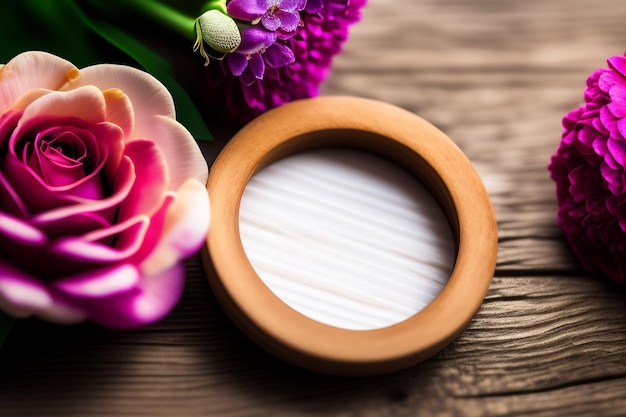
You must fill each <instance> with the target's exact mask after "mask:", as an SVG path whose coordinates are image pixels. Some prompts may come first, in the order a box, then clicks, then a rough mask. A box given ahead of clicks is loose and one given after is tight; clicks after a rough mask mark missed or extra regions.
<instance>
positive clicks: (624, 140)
mask: <svg viewBox="0 0 626 417" xmlns="http://www.w3.org/2000/svg"><path fill="white" fill-rule="evenodd" d="M563 127H564V132H563V136H562V140H561V143H560V145H559V148H558V150H557V152H556V154H555V155H554V156H553V157H552V160H551V163H550V166H549V170H550V172H551V176H552V179H553V180H554V181H555V182H556V185H557V200H558V205H559V211H558V223H559V225H560V227H561V228H562V229H563V231H564V233H565V236H566V238H567V240H568V241H569V244H570V246H571V247H572V249H573V251H574V253H575V254H576V256H577V258H578V260H579V261H580V263H581V264H582V266H583V267H584V268H585V269H587V270H589V271H591V272H594V273H601V274H604V275H607V276H609V277H611V278H612V279H613V280H615V281H616V282H618V283H621V284H626V169H625V168H626V57H624V56H614V57H611V58H609V59H608V68H602V69H598V70H596V71H595V72H594V73H593V74H592V75H591V76H590V77H589V78H588V80H587V88H586V90H585V103H584V105H582V106H581V107H579V108H577V109H575V110H573V111H571V112H570V113H568V114H567V115H566V116H565V117H564V119H563Z"/></svg>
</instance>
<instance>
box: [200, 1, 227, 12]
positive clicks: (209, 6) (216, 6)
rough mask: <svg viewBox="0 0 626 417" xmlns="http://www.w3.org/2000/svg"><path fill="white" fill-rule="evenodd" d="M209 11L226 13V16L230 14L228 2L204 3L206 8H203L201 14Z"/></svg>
mask: <svg viewBox="0 0 626 417" xmlns="http://www.w3.org/2000/svg"><path fill="white" fill-rule="evenodd" d="M208 10H219V11H220V12H222V13H224V14H228V12H227V11H226V0H209V1H207V2H206V3H204V6H202V9H201V13H200V14H202V13H204V12H206V11H208Z"/></svg>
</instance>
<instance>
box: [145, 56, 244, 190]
mask: <svg viewBox="0 0 626 417" xmlns="http://www.w3.org/2000/svg"><path fill="white" fill-rule="evenodd" d="M231 55H235V54H231ZM152 125H153V127H154V129H155V130H157V131H158V132H159V135H158V136H155V137H152V138H151V139H152V140H153V141H154V143H155V144H156V146H157V147H158V148H159V149H160V151H161V153H162V154H163V156H164V157H165V161H166V164H167V170H168V172H169V183H168V185H167V189H168V190H170V191H174V190H176V189H178V188H179V187H180V186H181V185H182V184H183V182H185V181H186V180H187V179H188V178H195V179H197V180H198V181H200V182H201V183H202V184H205V183H206V180H207V177H208V167H207V163H206V160H205V159H204V157H203V156H202V152H200V148H199V147H198V144H197V143H196V141H194V140H193V138H192V137H191V135H190V134H189V132H188V131H187V129H185V127H184V126H183V125H181V124H180V123H178V122H177V121H176V120H173V119H170V118H169V117H162V116H157V117H156V118H155V119H154V120H153V123H152Z"/></svg>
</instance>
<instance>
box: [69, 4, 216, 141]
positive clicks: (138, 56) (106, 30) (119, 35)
mask: <svg viewBox="0 0 626 417" xmlns="http://www.w3.org/2000/svg"><path fill="white" fill-rule="evenodd" d="M74 7H75V9H76V10H75V12H76V13H77V14H78V15H79V16H80V18H81V20H82V21H83V23H84V24H85V25H87V26H88V27H90V28H91V29H92V30H94V31H95V32H96V33H97V34H99V35H100V36H102V38H103V39H105V40H106V41H108V42H110V43H111V44H112V45H114V46H115V47H117V48H119V49H120V50H121V51H123V52H124V53H126V54H127V55H128V56H130V57H131V58H133V59H134V60H135V61H137V63H138V64H139V65H141V66H142V67H143V68H144V69H145V70H146V71H148V72H149V73H150V74H152V75H153V76H154V77H156V78H157V79H159V81H161V82H162V83H163V85H165V87H166V88H167V89H168V90H169V91H170V93H171V94H172V97H173V98H174V102H175V103H176V113H177V119H178V120H179V121H180V122H181V123H182V124H183V125H185V127H186V128H187V129H189V131H190V132H191V134H192V135H193V136H194V138H196V139H201V140H212V139H213V137H212V136H211V133H210V132H209V130H208V128H207V127H206V124H205V123H204V120H203V119H202V116H201V115H200V112H199V111H198V109H197V108H196V106H195V105H194V103H193V101H192V100H191V98H190V97H189V95H188V94H187V92H186V91H185V90H184V89H183V88H182V87H181V86H180V84H178V82H177V81H176V80H175V79H174V77H173V75H172V74H173V72H174V71H173V69H172V67H171V66H170V64H169V63H168V62H167V61H166V60H165V59H163V58H162V57H161V56H159V55H157V54H156V53H155V52H154V51H152V50H151V49H150V48H148V47H146V46H145V45H143V44H142V43H141V42H139V41H138V40H136V39H135V38H134V37H132V36H131V35H129V34H128V33H126V32H125V31H123V30H122V29H120V28H118V27H117V26H113V25H110V24H109V23H107V22H104V21H96V20H95V19H89V18H88V17H87V16H86V15H85V14H84V13H82V11H81V10H80V9H79V8H78V6H76V5H74Z"/></svg>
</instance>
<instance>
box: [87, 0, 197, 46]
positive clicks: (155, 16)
mask: <svg viewBox="0 0 626 417" xmlns="http://www.w3.org/2000/svg"><path fill="white" fill-rule="evenodd" d="M90 2H91V4H93V5H94V6H96V7H97V8H99V9H100V10H101V11H102V12H104V13H107V12H109V13H110V12H111V11H113V12H114V13H115V12H117V13H120V14H122V13H124V12H128V10H129V9H130V14H131V15H132V18H133V19H137V18H141V17H146V18H149V19H150V20H152V21H154V22H155V23H158V24H161V25H163V26H165V27H167V28H168V29H170V30H172V31H173V32H175V33H178V34H179V35H181V36H184V37H185V38H187V39H190V40H192V41H193V40H195V39H196V31H195V22H196V19H195V18H194V17H190V16H187V15H186V14H184V13H181V12H179V11H178V10H176V9H173V8H171V7H169V6H167V5H165V4H163V3H161V2H158V1H154V0H124V1H117V2H116V1H111V0H109V1H104V0H90ZM116 6H117V8H116ZM114 9H116V10H114Z"/></svg>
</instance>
